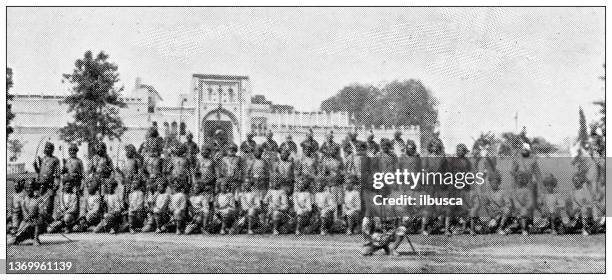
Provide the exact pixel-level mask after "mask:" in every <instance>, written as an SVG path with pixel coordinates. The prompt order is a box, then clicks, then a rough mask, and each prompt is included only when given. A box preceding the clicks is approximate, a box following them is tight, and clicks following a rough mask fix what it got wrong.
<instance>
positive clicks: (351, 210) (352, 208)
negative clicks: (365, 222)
mask: <svg viewBox="0 0 612 280" xmlns="http://www.w3.org/2000/svg"><path fill="white" fill-rule="evenodd" d="M357 188H359V183H358V180H357V176H355V175H351V176H348V178H347V182H346V190H345V192H344V204H343V206H344V210H343V211H342V213H344V215H345V217H346V234H347V235H352V234H353V229H354V228H355V227H356V226H358V225H359V219H360V218H361V193H359V191H358V190H357Z"/></svg>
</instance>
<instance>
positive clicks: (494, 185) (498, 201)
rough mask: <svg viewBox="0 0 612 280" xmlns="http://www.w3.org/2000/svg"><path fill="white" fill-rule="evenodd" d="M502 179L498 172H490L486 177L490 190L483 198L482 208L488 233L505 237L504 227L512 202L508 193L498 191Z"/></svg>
mask: <svg viewBox="0 0 612 280" xmlns="http://www.w3.org/2000/svg"><path fill="white" fill-rule="evenodd" d="M501 180H502V177H501V175H500V174H499V173H498V172H491V173H490V174H489V176H488V184H489V188H490V190H489V191H488V192H487V195H485V196H484V197H483V201H482V204H483V205H482V207H483V208H484V210H485V212H486V213H487V216H488V221H487V223H488V224H487V225H486V227H487V228H488V230H489V231H492V232H495V231H497V233H498V234H500V235H506V234H507V231H506V226H507V223H508V219H509V217H510V214H511V211H512V200H511V198H510V196H509V195H508V193H506V192H505V191H504V190H502V189H500V185H501Z"/></svg>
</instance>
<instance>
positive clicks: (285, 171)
mask: <svg viewBox="0 0 612 280" xmlns="http://www.w3.org/2000/svg"><path fill="white" fill-rule="evenodd" d="M290 153H291V151H290V150H289V149H281V155H280V160H279V161H278V162H277V163H276V164H275V165H274V166H273V167H272V173H273V174H275V175H276V176H277V177H278V178H279V180H280V185H281V188H282V189H284V190H285V192H286V193H287V195H288V196H291V195H292V194H293V191H294V187H293V185H294V182H295V181H294V178H295V177H294V171H295V164H294V163H293V160H292V159H291V158H290Z"/></svg>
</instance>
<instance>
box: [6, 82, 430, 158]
mask: <svg viewBox="0 0 612 280" xmlns="http://www.w3.org/2000/svg"><path fill="white" fill-rule="evenodd" d="M64 97H65V96H62V95H28V94H16V95H15V98H14V99H13V101H11V104H12V106H13V107H12V108H13V112H14V113H15V114H16V117H15V119H14V120H13V122H12V126H13V127H14V129H15V132H14V134H12V135H11V139H18V140H19V141H20V142H21V143H22V144H24V147H23V149H22V150H23V151H22V153H21V154H20V155H19V157H18V158H19V159H18V160H17V162H21V161H23V162H27V163H28V164H26V169H28V170H29V169H30V168H31V167H30V165H31V164H30V163H31V161H32V159H33V157H34V154H35V153H36V149H37V147H38V145H39V143H40V142H43V141H45V140H46V141H52V142H54V143H55V144H56V147H57V148H56V155H57V156H58V157H60V158H61V157H62V156H63V155H62V153H64V154H66V156H67V151H64V148H63V147H64V146H66V143H62V142H61V141H60V140H59V138H58V130H59V129H60V128H61V127H63V126H65V125H66V123H67V122H69V121H71V120H72V116H71V114H68V113H66V111H67V106H66V105H65V104H62V100H63V99H64ZM122 100H123V101H124V102H125V103H126V104H127V107H126V108H122V109H120V115H121V117H122V120H123V122H124V124H125V126H126V127H127V131H126V132H125V133H124V135H123V136H122V137H121V140H120V141H118V140H115V141H112V142H110V143H108V147H109V154H110V155H111V157H113V158H115V157H116V158H117V159H119V158H121V157H122V156H123V149H122V148H121V147H122V146H124V145H127V144H134V145H135V146H137V147H138V146H139V145H140V143H142V141H143V140H144V138H145V132H146V131H147V129H148V128H149V127H151V126H157V127H158V130H159V132H160V134H161V135H162V136H168V135H176V136H177V137H179V138H180V139H184V138H185V137H184V136H185V135H186V134H187V133H192V134H193V135H194V141H196V142H197V143H198V144H203V143H205V142H206V141H208V140H210V137H211V136H212V134H213V133H214V132H215V131H216V130H218V129H222V130H224V131H225V132H226V135H228V137H229V138H230V140H231V141H234V142H235V143H237V144H240V143H241V142H242V141H244V140H245V139H246V135H247V134H248V133H249V132H251V131H254V132H255V133H256V135H257V136H256V137H255V141H257V143H261V142H263V141H264V139H265V133H266V132H267V131H272V132H273V133H274V139H275V140H276V141H277V142H278V143H279V144H280V143H281V142H283V141H284V140H285V137H286V136H288V135H291V136H292V138H293V141H294V142H296V143H297V144H299V143H300V142H301V141H302V140H303V139H304V138H305V135H306V133H307V132H308V131H309V129H312V130H313V132H314V135H315V139H317V141H319V142H322V141H323V140H324V135H325V133H326V132H327V131H330V130H333V132H334V135H335V138H334V139H335V141H336V142H338V143H340V142H341V141H342V140H343V139H344V138H345V137H346V135H347V133H348V132H351V131H356V132H357V133H358V135H359V136H358V137H359V139H361V140H365V138H366V137H367V135H368V134H369V133H370V130H372V132H373V133H374V134H375V136H376V140H377V141H379V140H380V139H381V138H383V137H386V138H392V137H393V134H394V133H395V132H396V131H401V132H402V138H404V139H412V140H414V141H415V142H416V143H417V145H419V144H420V129H419V127H418V126H410V127H386V128H383V127H375V128H366V127H360V126H355V125H354V124H353V122H352V120H351V117H350V115H349V113H347V112H330V113H327V112H321V111H318V112H301V111H297V110H295V109H294V108H293V107H292V106H289V105H278V104H273V103H272V102H270V101H268V100H266V98H265V97H264V96H263V95H254V94H253V89H252V88H251V83H250V80H249V77H248V76H234V75H218V74H193V76H192V80H191V87H190V92H189V93H186V94H181V96H180V101H179V104H175V105H174V106H168V105H165V104H163V99H162V96H161V95H160V94H159V92H157V90H156V89H155V87H153V86H152V85H148V84H144V83H142V81H141V79H140V78H137V79H136V83H135V85H134V88H133V89H132V90H131V91H129V92H128V93H127V94H123V96H122ZM80 150H81V151H80V152H79V153H82V152H84V150H85V149H83V148H82V149H80ZM10 154H11V152H10V150H9V152H8V153H7V156H8V157H10V156H11V155H10ZM115 154H116V155H115Z"/></svg>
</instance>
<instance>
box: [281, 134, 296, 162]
mask: <svg viewBox="0 0 612 280" xmlns="http://www.w3.org/2000/svg"><path fill="white" fill-rule="evenodd" d="M285 150H287V151H289V155H290V156H291V158H292V159H294V158H295V157H296V156H297V145H296V144H295V142H293V138H292V137H291V135H287V137H286V138H285V142H283V143H281V145H280V152H281V153H282V152H283V151H285Z"/></svg>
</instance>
